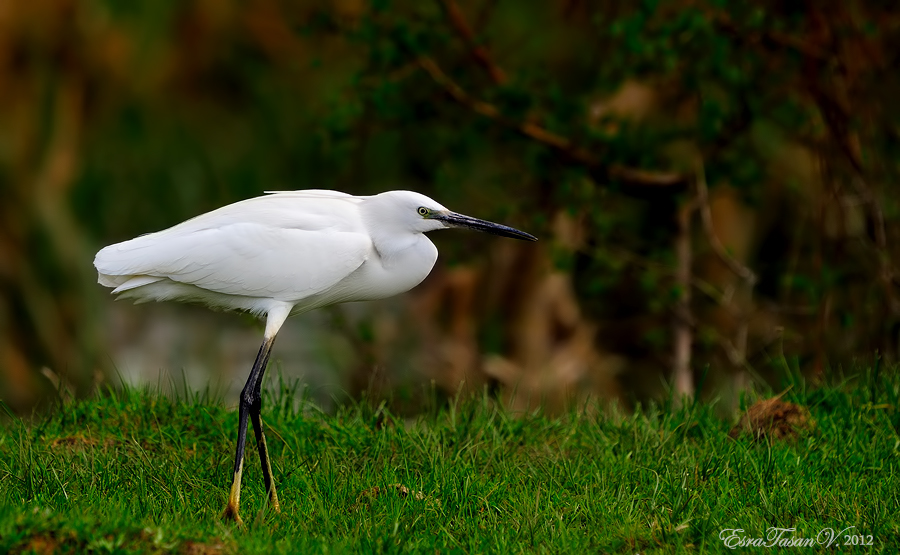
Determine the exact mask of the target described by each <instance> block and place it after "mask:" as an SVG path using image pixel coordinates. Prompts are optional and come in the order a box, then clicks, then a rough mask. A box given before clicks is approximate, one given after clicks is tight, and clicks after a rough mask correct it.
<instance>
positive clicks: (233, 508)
mask: <svg viewBox="0 0 900 555" xmlns="http://www.w3.org/2000/svg"><path fill="white" fill-rule="evenodd" d="M222 518H223V519H224V520H230V521H232V522H234V523H235V524H237V525H238V526H243V525H244V521H243V520H241V516H240V515H239V514H238V508H237V505H235V504H234V503H228V505H227V506H226V507H225V511H224V512H223V513H222Z"/></svg>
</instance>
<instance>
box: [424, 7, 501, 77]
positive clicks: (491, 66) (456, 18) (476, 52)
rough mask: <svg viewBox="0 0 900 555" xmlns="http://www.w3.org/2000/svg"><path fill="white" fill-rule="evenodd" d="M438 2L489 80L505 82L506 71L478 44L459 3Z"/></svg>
mask: <svg viewBox="0 0 900 555" xmlns="http://www.w3.org/2000/svg"><path fill="white" fill-rule="evenodd" d="M438 3H439V4H440V5H441V7H442V8H443V9H444V13H445V14H447V19H449V20H450V25H451V26H452V27H453V28H454V29H455V30H456V33H457V34H458V35H459V36H460V38H461V39H462V40H463V42H465V43H466V46H467V47H468V48H469V51H470V52H471V53H472V57H473V58H475V61H476V62H478V64H479V65H481V66H482V67H483V68H484V70H485V71H486V72H487V73H488V75H490V77H491V81H493V82H494V84H496V85H502V84H504V83H506V80H507V79H506V72H504V71H503V69H501V68H500V66H498V65H497V64H495V63H494V61H493V59H492V58H491V54H490V52H488V49H487V48H485V47H483V46H481V45H480V44H478V41H477V40H476V38H475V33H474V32H473V31H472V27H470V26H469V23H468V22H467V21H466V16H465V15H464V14H463V12H462V10H461V9H460V8H459V5H457V3H456V2H454V1H453V0H438Z"/></svg>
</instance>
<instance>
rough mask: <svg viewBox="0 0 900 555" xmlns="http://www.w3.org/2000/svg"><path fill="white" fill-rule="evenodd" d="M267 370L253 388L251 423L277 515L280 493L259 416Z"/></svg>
mask: <svg viewBox="0 0 900 555" xmlns="http://www.w3.org/2000/svg"><path fill="white" fill-rule="evenodd" d="M265 370H266V369H265V366H263V371H262V372H260V373H259V377H257V379H256V385H255V386H254V388H253V399H254V403H253V405H252V406H251V407H250V422H251V423H252V424H253V432H254V434H255V435H256V449H257V451H259V464H260V466H261V467H262V472H263V483H264V484H265V485H266V493H267V494H268V495H269V506H270V507H272V510H273V511H275V512H276V513H277V512H279V511H281V505H280V504H279V503H278V493H276V491H275V481H274V480H273V479H272V464H271V463H270V462H269V449H268V447H266V436H265V434H264V433H263V429H262V420H261V419H260V414H259V413H260V411H261V410H262V383H263V375H264V373H265Z"/></svg>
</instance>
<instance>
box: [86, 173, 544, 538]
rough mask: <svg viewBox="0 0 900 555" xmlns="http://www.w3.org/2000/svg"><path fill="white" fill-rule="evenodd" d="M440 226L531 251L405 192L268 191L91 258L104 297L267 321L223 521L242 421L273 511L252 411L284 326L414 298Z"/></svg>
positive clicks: (497, 229) (508, 232) (233, 496)
mask: <svg viewBox="0 0 900 555" xmlns="http://www.w3.org/2000/svg"><path fill="white" fill-rule="evenodd" d="M445 228H468V229H474V230H477V231H482V232H487V233H491V234H494V235H500V236H503V237H509V238H513V239H521V240H525V241H537V238H536V237H534V236H533V235H530V234H528V233H525V232H523V231H519V230H518V229H514V228H512V227H508V226H505V225H500V224H496V223H493V222H489V221H486V220H481V219H478V218H473V217H470V216H464V215H462V214H458V213H456V212H452V211H450V210H448V209H447V208H445V207H444V206H443V205H441V204H439V203H438V202H436V201H434V200H432V199H430V198H429V197H427V196H425V195H422V194H419V193H415V192H412V191H387V192H383V193H380V194H376V195H371V196H353V195H350V194H347V193H342V192H338V191H330V190H322V189H308V190H299V191H276V192H267V194H265V195H264V196H259V197H255V198H250V199H246V200H242V201H239V202H235V203H234V204H229V205H227V206H223V207H221V208H218V209H216V210H213V211H211V212H207V213H205V214H202V215H200V216H197V217H195V218H192V219H189V220H186V221H184V222H182V223H180V224H177V225H175V226H173V227H170V228H168V229H165V230H163V231H159V232H156V233H149V234H146V235H141V236H139V237H136V238H134V239H131V240H128V241H123V242H121V243H116V244H114V245H110V246H108V247H104V248H103V249H101V250H100V251H99V252H98V253H97V255H96V257H95V258H94V267H95V268H96V269H97V274H98V282H99V283H100V285H103V286H105V287H111V288H113V289H112V293H113V294H115V295H117V298H118V299H133V300H134V301H135V303H136V304H138V303H144V302H149V301H180V302H190V303H199V304H205V305H208V306H209V307H211V308H214V309H219V310H226V311H239V312H246V313H250V314H252V315H254V316H257V317H259V318H260V319H264V322H265V331H264V333H263V341H262V345H261V346H260V348H259V352H258V353H257V355H256V360H255V362H254V363H253V366H252V368H251V369H250V374H249V376H248V378H247V382H246V384H245V385H244V388H243V390H242V391H241V394H240V401H239V406H238V435H237V445H236V448H235V461H234V474H233V476H232V483H231V489H230V490H229V494H228V502H227V505H226V508H225V511H224V513H223V518H225V519H227V520H231V521H234V522H236V523H238V524H241V523H242V521H241V517H240V514H239V506H240V494H241V473H242V470H243V464H244V448H245V444H246V439H247V422H248V419H249V421H250V423H251V424H252V426H253V432H254V435H255V437H256V446H257V451H258V452H259V459H260V465H261V466H262V474H263V483H264V486H265V488H266V494H267V496H268V504H269V507H270V508H271V509H272V510H273V511H274V512H278V511H280V503H279V501H278V494H277V493H276V489H275V482H274V480H273V476H272V466H271V463H270V460H269V453H268V448H267V446H266V439H265V435H264V434H263V428H262V420H261V418H260V412H261V409H262V393H261V390H262V382H263V376H264V374H265V370H266V365H267V364H268V360H269V354H270V352H271V350H272V346H273V344H274V342H275V337H276V335H277V334H278V331H279V330H280V329H281V327H282V325H283V324H284V322H285V320H286V319H287V318H288V316H291V315H297V314H301V313H304V312H308V311H310V310H314V309H317V308H322V307H326V306H330V305H335V304H338V303H345V302H352V301H369V300H376V299H384V298H387V297H392V296H394V295H397V294H400V293H403V292H406V291H408V290H410V289H412V288H413V287H415V286H416V285H418V284H419V283H421V282H422V280H423V279H425V277H426V276H427V275H428V274H429V273H430V272H431V270H432V268H433V267H434V264H435V262H436V260H437V257H438V250H437V247H435V245H434V243H432V242H431V241H430V240H429V239H428V238H427V237H426V236H425V233H427V232H429V231H435V230H439V229H445Z"/></svg>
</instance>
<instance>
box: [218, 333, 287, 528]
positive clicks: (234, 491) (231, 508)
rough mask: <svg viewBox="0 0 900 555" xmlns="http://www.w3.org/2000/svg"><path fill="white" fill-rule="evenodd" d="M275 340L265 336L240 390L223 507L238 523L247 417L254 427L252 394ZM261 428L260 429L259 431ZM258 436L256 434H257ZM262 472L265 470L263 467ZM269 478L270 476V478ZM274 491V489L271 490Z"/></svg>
mask: <svg viewBox="0 0 900 555" xmlns="http://www.w3.org/2000/svg"><path fill="white" fill-rule="evenodd" d="M274 342H275V336H274V335H273V336H272V337H267V338H266V339H265V340H264V341H263V344H262V346H261V347H260V348H259V354H257V355H256V362H254V363H253V369H252V370H250V377H249V378H247V383H246V384H245V385H244V389H243V390H242V391H241V401H240V408H239V411H238V438H237V450H236V452H235V455H234V478H233V480H232V482H231V492H230V494H229V495H228V505H227V506H226V507H225V513H224V515H223V516H224V517H225V518H227V519H231V520H234V521H235V522H237V523H238V524H240V523H241V517H240V515H239V514H238V507H239V505H240V501H241V472H242V470H243V468H244V445H245V443H246V441H247V417H248V416H250V415H251V414H252V413H253V412H254V405H255V407H256V408H255V411H256V417H255V418H254V428H255V427H256V422H257V421H258V420H259V408H260V406H261V404H262V403H261V400H258V399H256V395H254V393H255V391H256V390H257V383H258V382H262V375H263V373H264V372H265V370H266V364H267V363H268V362H269V352H270V351H271V350H272V343H274ZM261 431H262V430H260V432H261ZM257 436H258V434H257ZM263 472H266V470H265V469H264V470H263ZM270 480H271V478H270ZM273 491H274V490H273Z"/></svg>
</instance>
